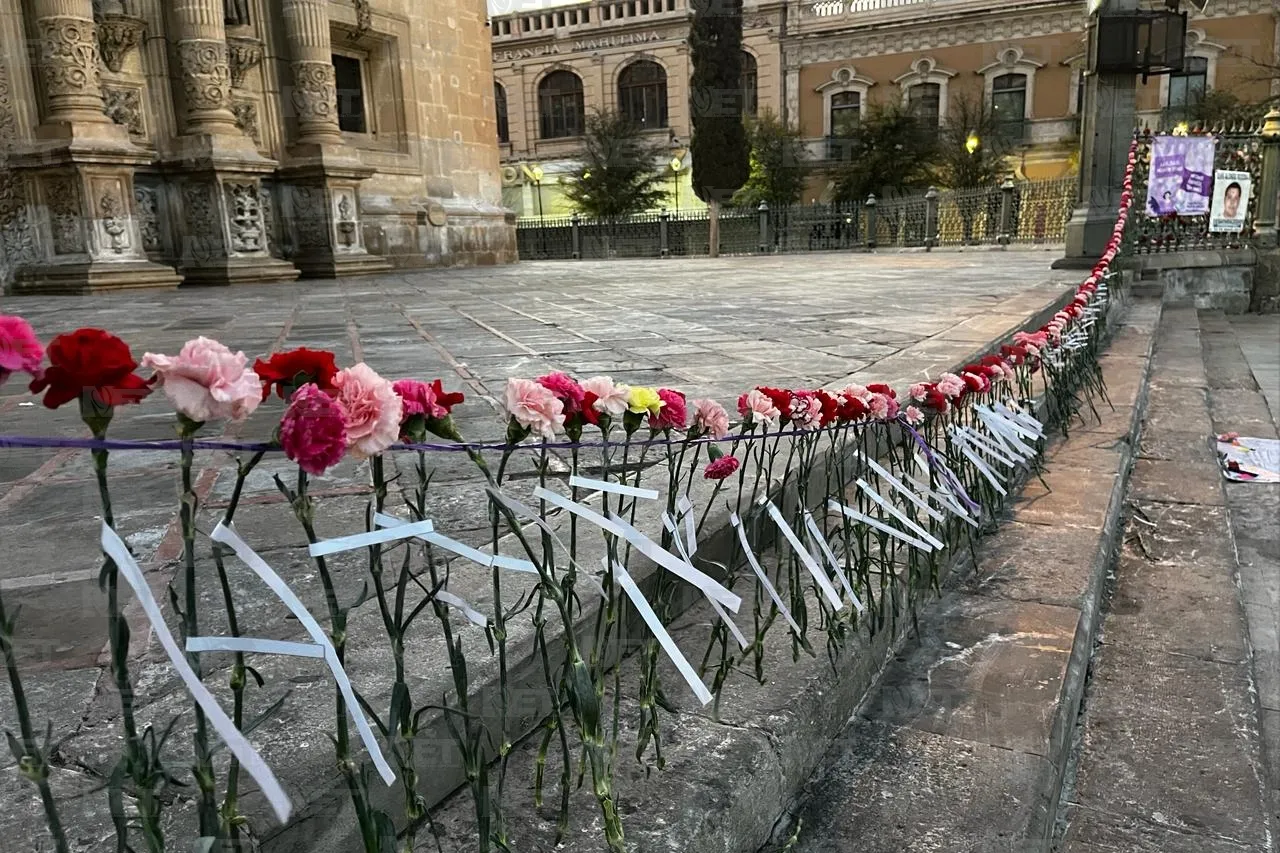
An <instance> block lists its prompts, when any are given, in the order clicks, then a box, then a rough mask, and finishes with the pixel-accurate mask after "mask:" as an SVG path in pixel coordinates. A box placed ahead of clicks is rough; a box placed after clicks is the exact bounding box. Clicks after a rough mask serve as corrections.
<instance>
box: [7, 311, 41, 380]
mask: <svg viewBox="0 0 1280 853" xmlns="http://www.w3.org/2000/svg"><path fill="white" fill-rule="evenodd" d="M43 363H44V347H43V346H41V344H40V340H39V339H38V338H37V337H36V333H35V332H33V331H32V330H31V324H29V323H28V322H27V321H26V320H24V319H22V318H21V317H12V316H9V315H6V314H0V385H3V384H4V382H5V380H7V379H8V378H9V376H10V375H12V374H14V373H16V372H18V371H19V370H21V371H22V372H23V373H29V374H31V375H32V376H33V377H35V378H37V379H38V378H40V375H41V374H42V373H43V371H42V370H41V367H40V365H41V364H43Z"/></svg>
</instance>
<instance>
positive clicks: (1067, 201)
mask: <svg viewBox="0 0 1280 853" xmlns="http://www.w3.org/2000/svg"><path fill="white" fill-rule="evenodd" d="M1075 197H1076V179H1075V178H1061V179H1057V180H1051V181H1023V182H1014V181H1012V180H1009V181H1005V182H1004V184H1002V185H999V186H992V187H977V188H973V189H966V190H935V189H930V190H929V191H928V192H927V193H925V194H923V195H912V196H901V197H896V198H883V199H876V198H875V197H874V196H873V197H871V198H868V199H867V200H866V201H862V202H845V203H840V204H806V205H793V206H791V207H786V208H781V209H778V210H770V209H769V207H768V205H761V206H759V207H755V208H741V207H730V208H722V209H721V211H720V253H721V254H725V255H741V254H754V253H761V252H764V253H781V252H823V251H838V250H842V249H845V250H854V249H862V250H870V249H875V248H888V247H897V248H911V247H932V246H960V245H981V244H1010V243H1014V244H1055V243H1061V242H1063V240H1064V239H1065V236H1066V225H1067V220H1068V219H1069V218H1070V217H1071V210H1072V207H1073V206H1074V203H1075ZM708 231H709V227H708V220H707V212H706V211H705V210H693V211H679V212H675V213H673V212H669V211H662V212H661V213H642V214H636V215H633V216H628V217H625V218H621V219H613V220H607V221H602V220H591V219H585V218H582V217H579V216H577V215H576V214H575V215H574V216H556V217H541V218H539V217H532V218H525V219H521V220H520V221H519V222H518V223H517V224H516V238H517V243H518V246H519V250H520V257H521V258H524V259H526V260H568V259H592V260H598V259H605V258H658V257H669V256H696V255H706V254H707V253H708V249H709V248H710V245H709V241H710V238H709V236H708Z"/></svg>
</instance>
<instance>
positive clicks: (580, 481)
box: [569, 474, 658, 501]
mask: <svg viewBox="0 0 1280 853" xmlns="http://www.w3.org/2000/svg"><path fill="white" fill-rule="evenodd" d="M569 485H570V486H577V487H578V488H580V489H589V490H591V491H595V492H610V493H612V494H615V495H626V496H627V497H632V498H645V499H646V500H651V501H656V500H657V499H658V491H657V489H642V488H637V487H636V486H627V485H623V484H622V483H611V482H609V481H608V480H592V479H589V478H587V477H579V476H578V475H577V474H574V475H573V476H572V477H570V478H569Z"/></svg>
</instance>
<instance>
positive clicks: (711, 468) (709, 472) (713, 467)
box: [702, 456, 742, 480]
mask: <svg viewBox="0 0 1280 853" xmlns="http://www.w3.org/2000/svg"><path fill="white" fill-rule="evenodd" d="M741 464H742V463H740V462H739V461H738V457H736V456H721V457H720V458H719V459H717V460H716V461H714V462H711V463H708V465H707V469H706V471H705V472H704V473H703V475H702V476H703V477H706V478H707V479H708V480H724V479H726V478H728V477H732V476H733V474H734V472H735V471H737V470H738V466H739V465H741Z"/></svg>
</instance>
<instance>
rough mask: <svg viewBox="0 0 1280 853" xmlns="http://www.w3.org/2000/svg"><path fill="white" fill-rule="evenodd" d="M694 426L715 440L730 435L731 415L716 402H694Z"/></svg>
mask: <svg viewBox="0 0 1280 853" xmlns="http://www.w3.org/2000/svg"><path fill="white" fill-rule="evenodd" d="M693 407H694V414H693V425H694V426H695V427H697V428H698V430H699V431H700V432H705V433H706V434H708V435H710V436H711V437H712V438H714V439H717V440H719V439H722V438H725V437H726V436H728V435H729V413H728V412H726V411H725V410H724V406H722V405H720V404H719V403H717V402H716V401H715V400H694V401H693Z"/></svg>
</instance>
